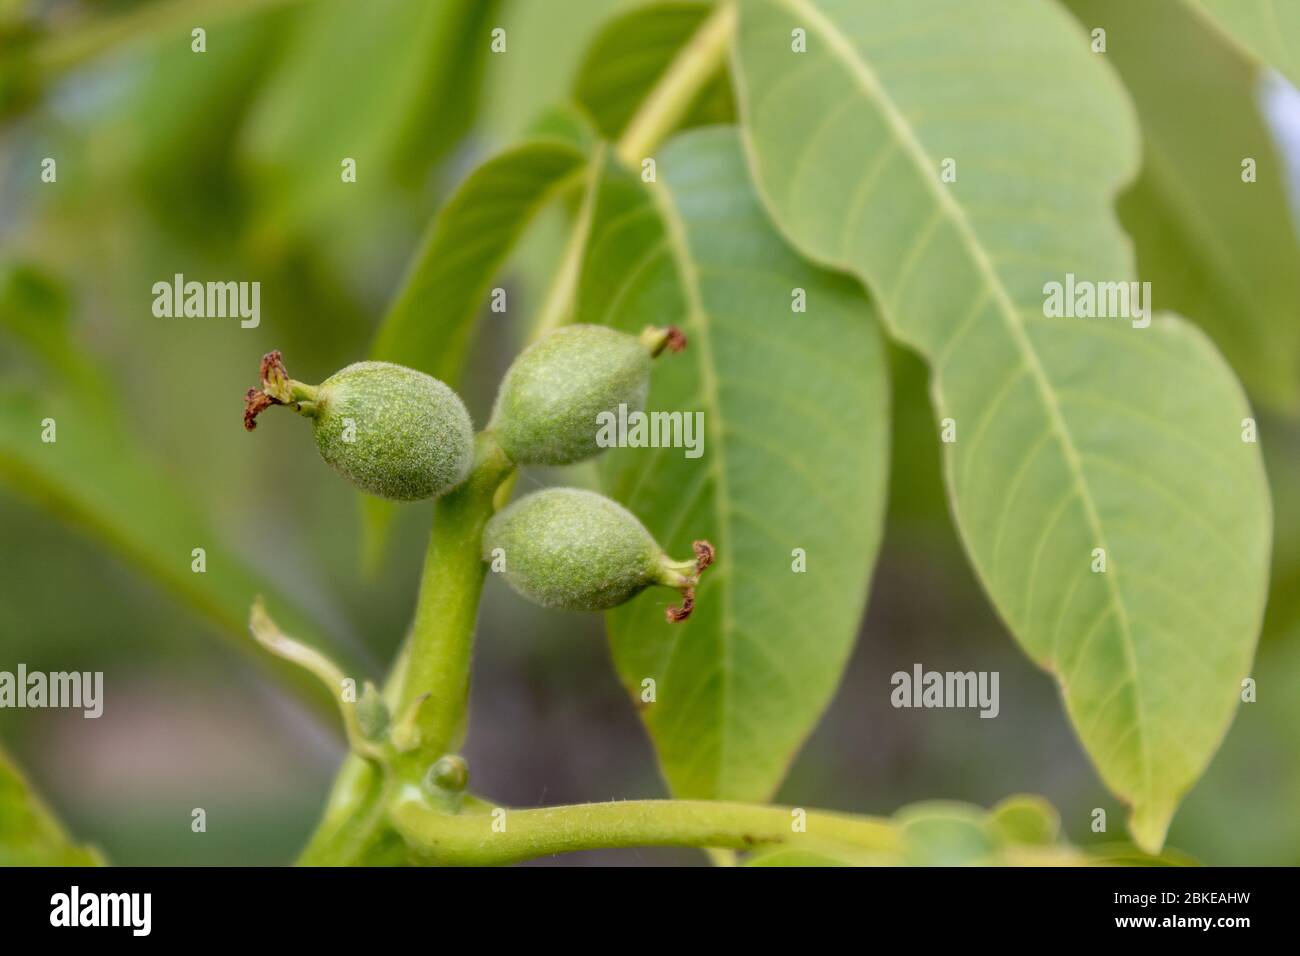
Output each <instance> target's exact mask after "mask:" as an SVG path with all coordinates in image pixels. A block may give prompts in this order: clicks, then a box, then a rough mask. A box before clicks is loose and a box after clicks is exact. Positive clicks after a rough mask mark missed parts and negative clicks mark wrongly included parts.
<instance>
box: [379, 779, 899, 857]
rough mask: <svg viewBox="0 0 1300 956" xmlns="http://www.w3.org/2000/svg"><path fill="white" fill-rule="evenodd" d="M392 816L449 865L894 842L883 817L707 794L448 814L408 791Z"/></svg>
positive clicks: (422, 848)
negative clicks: (618, 850)
mask: <svg viewBox="0 0 1300 956" xmlns="http://www.w3.org/2000/svg"><path fill="white" fill-rule="evenodd" d="M389 816H390V818H391V819H392V821H393V824H394V826H396V827H397V830H398V832H399V833H401V834H402V836H403V837H405V838H406V840H407V842H408V843H410V844H411V846H412V847H414V848H415V849H416V850H417V852H419V853H422V854H425V855H427V856H428V857H429V859H430V861H431V862H434V863H439V864H449V865H494V864H503V863H515V862H518V861H520V860H528V859H533V858H534V857H540V856H550V855H552V854H555V853H571V852H573V851H575V850H595V849H608V848H614V847H642V846H682V847H717V848H724V849H733V850H754V849H759V848H762V847H770V846H780V845H790V846H802V847H807V848H808V849H816V848H818V847H827V846H835V847H847V848H851V849H853V850H856V851H859V852H864V853H872V854H874V853H889V852H892V851H895V850H896V849H897V848H898V841H899V836H898V830H897V828H896V827H895V826H894V825H893V824H892V823H890V822H889V821H886V820H878V819H873V818H870V817H851V816H847V815H842V814H836V813H826V812H822V811H809V812H807V813H806V814H804V813H803V812H802V811H797V810H792V809H791V808H789V807H779V806H754V805H751V804H744V803H718V802H713V801H706V800H626V801H621V802H616V803H589V804H580V805H576V806H562V807H547V808H544V809H540V810H505V811H499V812H497V811H493V812H486V813H485V812H478V813H473V814H462V815H459V816H449V815H447V814H443V813H439V812H437V811H436V810H433V809H432V808H430V807H429V806H428V805H426V804H425V803H424V802H423V801H422V799H421V798H420V797H418V796H417V795H416V794H414V793H410V792H407V793H404V794H403V795H401V796H399V798H398V800H397V801H396V802H395V803H394V804H393V805H392V806H390V808H389ZM797 825H798V826H801V827H802V829H796V826H797Z"/></svg>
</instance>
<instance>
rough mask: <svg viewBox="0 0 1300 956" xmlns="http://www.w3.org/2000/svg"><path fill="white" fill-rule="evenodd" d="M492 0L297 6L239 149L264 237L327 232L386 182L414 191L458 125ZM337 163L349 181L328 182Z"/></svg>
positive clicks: (323, 1)
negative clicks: (350, 172) (272, 231)
mask: <svg viewBox="0 0 1300 956" xmlns="http://www.w3.org/2000/svg"><path fill="white" fill-rule="evenodd" d="M495 7H496V4H495V2H492V0H439V2H438V3H418V2H411V0H370V2H369V3H367V4H366V5H365V9H364V10H361V9H358V7H357V6H356V5H355V4H353V3H350V2H346V0H320V2H317V3H314V4H311V5H309V6H307V7H305V8H304V9H303V10H302V11H301V13H300V14H299V16H298V23H297V29H296V30H295V31H294V34H293V37H292V39H291V41H290V43H289V48H288V49H287V50H286V51H285V53H284V56H283V59H282V62H281V63H280V64H279V66H278V68H277V70H276V72H275V74H274V75H273V76H272V77H271V78H270V81H269V83H268V84H267V86H266V88H265V90H264V92H263V94H262V96H261V98H260V100H259V102H258V104H257V106H256V109H255V110H254V112H253V115H252V116H251V118H250V120H249V124H248V126H247V128H246V129H245V131H244V136H243V139H242V143H241V147H242V151H243V153H244V156H245V157H246V161H247V164H248V166H249V167H250V169H251V171H252V173H253V174H254V176H255V179H256V183H257V185H258V187H259V188H258V197H259V200H260V204H261V206H262V208H263V216H264V218H265V219H266V220H267V221H268V222H269V223H272V224H274V227H275V228H284V227H289V228H293V227H305V228H307V229H312V228H328V227H331V226H332V227H335V228H337V227H338V226H339V220H340V218H341V217H342V214H343V212H344V211H346V210H347V209H349V208H351V209H361V208H365V207H366V206H367V205H368V204H370V203H374V202H376V201H377V199H378V197H380V196H381V195H382V192H383V190H384V189H385V188H387V186H388V185H390V184H391V183H393V182H399V183H403V184H406V185H411V186H414V185H418V184H419V183H420V182H421V181H422V179H423V178H424V176H425V174H426V173H427V171H428V170H429V168H430V166H431V165H432V164H433V163H434V161H435V160H437V159H438V158H439V157H440V156H442V155H444V154H445V153H446V151H447V150H448V149H450V148H451V147H452V146H453V145H454V144H455V143H456V142H457V140H458V139H459V138H460V136H461V135H462V134H463V133H464V132H465V130H466V129H467V128H468V126H469V123H470V121H471V120H472V117H473V106H474V101H475V97H476V93H477V88H478V75H479V72H480V70H481V66H482V63H483V61H484V59H485V58H486V57H487V56H488V43H489V36H488V28H487V26H486V24H487V22H488V21H489V20H490V19H491V14H492V11H493V10H494V9H495ZM345 157H350V158H352V159H355V160H356V163H357V178H356V182H354V183H349V184H347V185H346V186H345V185H343V184H342V182H341V178H340V171H341V167H340V163H341V162H342V160H343V159H344V158H345Z"/></svg>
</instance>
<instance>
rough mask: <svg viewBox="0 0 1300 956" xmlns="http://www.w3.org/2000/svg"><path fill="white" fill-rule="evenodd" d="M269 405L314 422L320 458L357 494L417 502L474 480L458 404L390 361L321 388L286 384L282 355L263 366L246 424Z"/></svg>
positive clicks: (355, 369)
mask: <svg viewBox="0 0 1300 956" xmlns="http://www.w3.org/2000/svg"><path fill="white" fill-rule="evenodd" d="M270 405H290V406H292V407H293V408H294V410H296V411H298V412H299V413H301V414H303V415H307V416H309V417H310V418H311V419H312V432H313V434H314V435H315V438H316V447H317V448H318V449H320V454H321V457H322V458H324V459H325V461H326V462H327V463H328V464H329V465H330V466H331V467H333V468H334V469H335V470H336V471H337V472H339V474H341V475H343V477H345V478H347V479H348V480H349V481H351V482H352V483H353V484H354V485H356V486H357V487H358V488H360V489H362V490H363V491H368V492H370V493H371V494H373V495H378V496H379V497H381V498H391V499H393V500H396V501H417V500H419V499H421V498H431V497H436V496H438V495H442V494H445V493H446V492H448V491H450V490H451V489H453V488H455V487H456V486H457V485H459V484H460V483H461V482H462V481H464V480H465V476H466V475H468V474H469V470H470V466H471V465H472V464H473V458H474V426H473V424H472V423H471V421H470V418H469V413H468V412H467V411H466V410H465V404H464V403H463V402H462V401H461V400H460V397H459V396H458V395H457V394H456V393H455V392H454V391H452V390H451V389H450V388H448V387H447V386H446V385H444V384H443V383H442V382H440V381H438V380H437V379H436V378H433V377H432V376H430V375H425V374H424V373H423V372H417V371H415V370H414V369H410V368H406V367H405V366H401V365H393V364H391V363H389V362H357V363H355V364H353V365H349V366H348V367H347V368H344V369H342V370H340V371H338V372H336V373H334V374H333V375H331V376H330V377H329V378H327V379H326V380H325V381H324V382H322V383H321V384H320V385H316V386H311V385H304V384H303V383H301V382H296V381H294V380H292V379H290V378H289V377H288V374H287V372H286V371H285V369H284V364H283V362H282V361H281V360H280V354H279V353H278V352H272V353H270V354H269V355H267V356H266V358H264V359H263V360H262V390H261V391H260V392H259V391H258V390H256V389H250V390H249V392H248V395H247V396H245V411H244V425H245V427H246V428H248V429H249V430H250V431H251V430H252V429H253V428H254V427H256V422H255V419H256V417H257V414H258V413H259V412H260V411H262V410H263V409H264V408H266V407H269V406H270Z"/></svg>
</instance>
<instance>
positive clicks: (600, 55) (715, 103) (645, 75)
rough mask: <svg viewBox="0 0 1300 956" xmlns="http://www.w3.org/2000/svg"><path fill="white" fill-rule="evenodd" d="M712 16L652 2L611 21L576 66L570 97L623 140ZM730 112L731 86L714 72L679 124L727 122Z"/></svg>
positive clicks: (697, 7) (677, 2)
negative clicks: (648, 99) (652, 93)
mask: <svg viewBox="0 0 1300 956" xmlns="http://www.w3.org/2000/svg"><path fill="white" fill-rule="evenodd" d="M712 12H713V5H712V4H709V3H697V2H681V0H673V2H667V3H651V4H648V5H646V6H641V7H636V8H635V9H633V10H631V11H629V12H627V13H625V14H623V15H622V16H620V17H617V18H616V19H614V20H611V21H610V22H609V23H608V24H606V25H605V27H604V29H602V30H601V31H600V33H598V34H597V35H596V37H595V39H594V40H592V42H591V46H590V47H589V48H588V49H587V52H586V54H585V55H584V57H583V60H582V64H581V65H580V66H579V67H578V75H577V77H576V78H575V80H574V84H573V95H574V98H575V99H576V100H577V101H578V102H579V103H581V104H582V105H583V106H584V107H585V108H586V109H587V111H588V112H589V113H590V114H591V116H592V118H593V119H594V121H595V123H596V127H597V129H599V130H600V132H601V133H602V134H603V135H604V136H605V137H606V138H608V139H610V140H615V139H618V137H619V136H621V135H622V133H623V131H624V129H625V128H626V127H627V124H628V121H629V120H631V119H632V117H633V115H634V114H635V113H636V111H637V108H638V107H640V106H641V104H642V103H643V102H644V101H645V99H646V97H647V96H648V95H649V93H650V91H651V89H652V88H653V87H654V86H655V84H656V82H658V81H659V79H660V78H661V77H662V76H663V75H664V73H665V72H667V70H668V68H669V67H670V66H671V65H672V64H673V62H674V60H676V59H677V57H678V55H679V54H680V53H681V52H682V49H683V48H684V47H686V46H687V44H688V43H689V42H690V40H691V37H692V36H694V34H695V32H696V30H698V29H699V27H700V25H701V24H702V23H703V22H704V21H705V20H706V19H707V18H708V16H709V14H710V13H712ZM734 110H735V106H734V104H733V102H732V96H731V84H730V83H729V82H728V81H727V76H726V73H725V72H724V71H722V70H719V71H718V73H717V75H716V76H714V77H712V78H711V79H710V80H709V81H708V82H706V83H704V84H703V86H702V87H701V89H700V91H699V92H698V93H696V94H695V96H694V98H693V99H692V101H691V103H690V104H689V105H688V106H687V108H686V110H685V114H684V116H683V119H682V122H681V123H680V124H679V125H680V126H682V127H690V126H702V125H707V124H709V123H719V122H726V121H729V120H731V119H732V118H733V114H734Z"/></svg>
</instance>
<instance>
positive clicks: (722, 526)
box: [649, 182, 735, 798]
mask: <svg viewBox="0 0 1300 956" xmlns="http://www.w3.org/2000/svg"><path fill="white" fill-rule="evenodd" d="M649 190H650V196H651V199H652V201H653V202H654V205H655V208H656V209H658V211H659V215H660V217H661V218H662V220H663V223H664V231H665V236H664V238H665V241H666V242H667V245H668V249H669V252H670V253H671V255H672V258H673V261H674V263H675V264H676V266H677V275H678V277H679V281H680V282H681V286H682V294H683V295H684V296H685V298H686V306H687V316H688V319H689V322H690V326H691V328H692V329H693V330H698V333H699V334H698V335H696V336H695V340H696V341H695V342H694V343H692V344H693V345H694V346H695V354H696V355H697V356H698V359H697V362H696V365H697V367H698V368H699V372H700V397H701V399H702V400H703V403H704V405H705V407H706V408H707V410H708V412H709V417H710V418H712V420H713V421H714V422H715V424H716V427H715V429H714V431H715V435H714V441H713V448H714V450H713V454H712V464H711V466H710V470H711V472H712V478H713V486H714V495H713V510H714V513H715V514H716V515H717V518H718V551H719V554H720V555H721V557H722V559H723V560H725V561H728V562H730V561H731V560H732V556H731V517H730V515H731V495H730V488H729V487H728V485H727V466H726V460H727V454H726V442H725V441H724V440H722V433H723V431H724V429H725V426H724V424H723V416H722V400H721V398H720V396H719V391H718V388H719V387H718V379H717V375H716V374H715V373H714V364H713V344H712V340H711V333H710V329H709V312H708V309H707V308H706V307H705V305H704V300H703V297H702V295H701V293H700V277H699V272H698V270H697V269H696V266H695V261H694V259H693V258H692V257H691V248H690V242H689V240H688V239H687V236H686V224H685V223H684V222H683V221H682V218H681V215H680V213H679V212H678V211H677V205H676V202H675V201H674V199H673V197H672V196H671V195H670V190H669V189H668V187H667V186H666V185H661V184H659V183H658V182H655V183H651V184H649ZM724 570H725V566H724V567H721V568H716V569H715V572H722V571H724ZM718 576H720V577H721V578H722V579H723V580H722V581H721V583H720V584H719V585H718V586H717V587H716V590H718V591H720V592H721V595H720V597H721V600H722V612H721V626H720V628H719V629H718V634H719V640H720V642H721V644H722V649H723V655H722V689H721V692H720V693H719V695H718V709H719V711H720V712H721V714H722V716H723V720H722V722H721V723H722V724H723V727H724V729H723V731H722V732H721V733H720V734H719V736H718V760H717V764H716V766H715V767H714V781H713V794H712V795H713V796H714V797H715V798H716V797H717V796H718V795H719V794H720V792H721V782H722V779H723V773H722V769H723V767H724V766H725V765H726V747H727V732H726V729H725V727H726V717H727V714H728V713H729V712H730V701H731V696H732V693H733V689H732V676H733V675H732V670H733V659H732V652H733V639H734V635H733V630H734V627H735V614H734V608H733V606H732V600H731V598H732V587H731V582H730V581H729V580H726V579H727V577H728V575H725V574H721V575H718ZM680 647H681V641H680V640H679V641H677V642H676V643H675V644H674V645H673V649H672V651H671V652H670V654H669V657H668V665H667V667H665V673H667V671H668V670H671V668H672V659H673V656H674V655H675V654H676V653H677V649H678V648H680Z"/></svg>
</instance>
